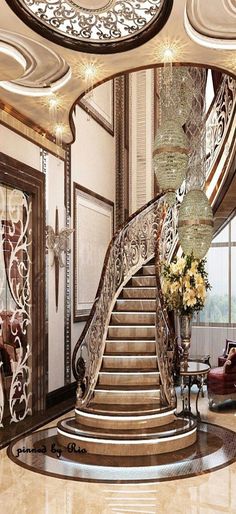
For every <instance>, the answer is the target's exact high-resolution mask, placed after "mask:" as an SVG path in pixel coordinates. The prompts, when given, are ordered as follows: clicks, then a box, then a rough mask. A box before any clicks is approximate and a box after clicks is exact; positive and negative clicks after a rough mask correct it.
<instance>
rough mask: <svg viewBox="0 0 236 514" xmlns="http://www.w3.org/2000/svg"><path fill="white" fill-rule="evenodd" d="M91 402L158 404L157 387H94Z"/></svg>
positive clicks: (158, 392)
mask: <svg viewBox="0 0 236 514" xmlns="http://www.w3.org/2000/svg"><path fill="white" fill-rule="evenodd" d="M93 401H94V402H95V403H112V404H113V403H120V404H122V405H124V404H130V403H131V404H133V405H135V404H140V403H144V402H147V403H150V402H156V403H159V402H160V389H158V386H142V387H140V386H138V387H135V386H110V385H109V386H105V385H104V386H96V387H95V389H94V396H93Z"/></svg>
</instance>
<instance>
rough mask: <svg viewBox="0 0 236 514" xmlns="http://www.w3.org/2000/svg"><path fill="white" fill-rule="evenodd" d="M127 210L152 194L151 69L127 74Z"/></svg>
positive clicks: (148, 198)
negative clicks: (128, 129) (128, 99)
mask: <svg viewBox="0 0 236 514" xmlns="http://www.w3.org/2000/svg"><path fill="white" fill-rule="evenodd" d="M129 81H130V82H129V88H130V102H129V103H130V112H129V126H130V137H129V140H130V153H129V155H130V163H129V168H130V170H131V171H132V173H130V213H132V212H135V211H136V210H137V209H139V208H140V207H142V206H143V205H144V204H145V203H147V202H148V201H149V200H151V199H152V198H153V192H154V174H153V165H152V149H153V139H154V71H153V70H142V71H138V72H135V73H131V74H130V78H129Z"/></svg>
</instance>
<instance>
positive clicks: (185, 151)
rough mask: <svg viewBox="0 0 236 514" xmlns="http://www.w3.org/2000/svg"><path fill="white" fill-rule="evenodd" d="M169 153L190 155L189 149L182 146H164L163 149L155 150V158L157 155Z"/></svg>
mask: <svg viewBox="0 0 236 514" xmlns="http://www.w3.org/2000/svg"><path fill="white" fill-rule="evenodd" d="M167 152H169V153H182V154H185V155H188V149H187V148H182V147H181V146H162V147H161V148H157V149H156V150H154V152H153V156H154V155H156V154H161V153H167Z"/></svg>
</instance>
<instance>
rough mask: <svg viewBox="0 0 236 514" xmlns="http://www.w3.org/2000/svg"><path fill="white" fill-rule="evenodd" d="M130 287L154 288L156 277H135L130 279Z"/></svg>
mask: <svg viewBox="0 0 236 514" xmlns="http://www.w3.org/2000/svg"><path fill="white" fill-rule="evenodd" d="M131 285H132V286H134V287H150V286H152V287H155V286H156V277H155V276H153V275H136V276H135V277H132V278H131Z"/></svg>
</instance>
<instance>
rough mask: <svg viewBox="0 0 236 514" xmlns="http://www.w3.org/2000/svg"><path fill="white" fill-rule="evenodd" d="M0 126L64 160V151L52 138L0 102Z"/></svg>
mask: <svg viewBox="0 0 236 514" xmlns="http://www.w3.org/2000/svg"><path fill="white" fill-rule="evenodd" d="M0 124H2V125H5V126H6V127H8V128H10V129H12V130H13V131H15V132H17V134H19V135H21V136H22V137H25V138H26V139H28V140H29V141H31V142H32V143H35V144H36V145H37V146H40V147H41V148H43V149H45V150H47V151H48V152H50V153H52V154H53V155H56V156H57V157H59V158H60V159H62V160H65V149H64V148H63V147H61V146H59V145H56V143H54V141H53V136H52V135H51V134H49V133H47V132H43V131H42V129H41V127H37V126H36V125H34V124H33V123H32V122H31V121H30V120H28V119H26V118H24V117H23V116H22V115H21V114H20V113H18V112H17V111H15V110H14V109H12V108H11V107H10V106H6V105H4V104H2V103H1V102H0Z"/></svg>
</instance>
